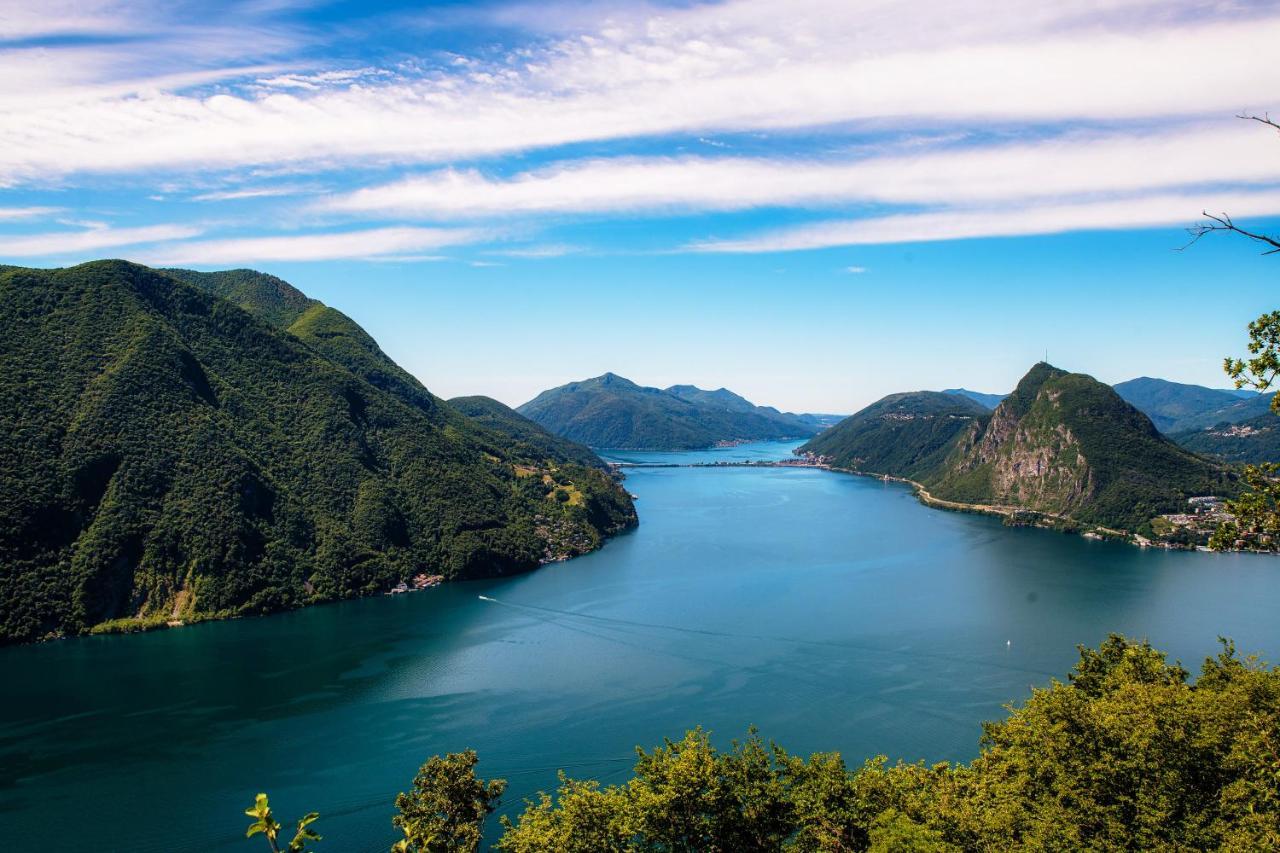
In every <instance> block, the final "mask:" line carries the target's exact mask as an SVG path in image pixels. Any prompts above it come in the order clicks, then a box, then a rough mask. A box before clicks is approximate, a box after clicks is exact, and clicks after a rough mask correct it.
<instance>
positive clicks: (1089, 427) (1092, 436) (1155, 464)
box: [925, 363, 1232, 531]
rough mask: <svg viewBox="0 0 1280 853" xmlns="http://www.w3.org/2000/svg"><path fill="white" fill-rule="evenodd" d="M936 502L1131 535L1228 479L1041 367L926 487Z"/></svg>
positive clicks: (1095, 394)
mask: <svg viewBox="0 0 1280 853" xmlns="http://www.w3.org/2000/svg"><path fill="white" fill-rule="evenodd" d="M925 484H926V486H927V487H928V488H929V489H930V491H931V492H932V493H933V494H934V495H935V496H936V497H939V498H943V499H945V500H953V501H961V502H965V503H978V504H998V505H1004V506H1015V507H1020V508H1025V509H1029V510H1034V511H1038V512H1044V513H1051V514H1055V515H1061V516H1066V517H1069V518H1071V519H1073V520H1075V521H1078V522H1082V523H1087V524H1096V525H1101V526H1105V527H1115V528H1120V529H1125V530H1130V531H1137V530H1142V529H1145V526H1146V525H1147V523H1148V522H1149V521H1150V519H1151V518H1152V517H1154V516H1156V515H1158V514H1161V513H1170V512H1182V511H1185V509H1186V499H1187V498H1188V497H1190V496H1193V495H1206V494H1223V493H1226V492H1229V491H1230V490H1231V489H1232V484H1231V481H1230V478H1229V477H1228V475H1227V474H1226V472H1225V471H1223V470H1222V469H1220V468H1219V467H1218V466H1216V465H1215V464H1213V463H1211V462H1209V461H1208V460H1205V459H1203V458H1201V457H1198V456H1196V455H1194V454H1192V453H1190V452H1188V451H1186V450H1184V449H1182V448H1181V447H1179V446H1177V445H1176V444H1174V443H1173V442H1172V441H1170V440H1168V439H1167V438H1165V437H1164V436H1162V435H1161V434H1160V433H1159V432H1158V431H1157V430H1156V428H1155V426H1154V425H1153V424H1152V423H1151V420H1150V419H1149V418H1147V417H1146V416H1145V415H1143V414H1142V413H1141V412H1139V411H1138V410H1137V409H1135V408H1134V407H1133V406H1131V405H1129V404H1128V403H1126V402H1125V401H1124V400H1123V399H1121V397H1120V396H1119V394H1117V393H1116V392H1115V391H1114V390H1112V389H1111V388H1110V387H1108V386H1106V385H1104V384H1102V383H1101V382H1098V381H1097V380H1095V379H1093V378H1092V377H1090V376H1086V375H1084V374H1079V373H1067V372H1065V371H1063V370H1059V369H1058V368H1056V367H1052V366H1050V365H1048V364H1043V363H1042V364H1038V365H1036V366H1035V367H1033V368H1032V369H1031V371H1030V372H1029V373H1028V374H1027V375H1026V376H1025V377H1024V378H1023V379H1022V381H1021V382H1019V383H1018V387H1017V388H1016V389H1015V390H1014V392H1013V393H1012V394H1011V395H1010V396H1009V397H1008V398H1007V399H1006V400H1005V401H1004V402H1002V403H1001V404H1000V405H999V406H998V407H996V410H995V411H994V412H993V413H992V415H991V418H990V419H989V420H987V421H985V422H975V423H974V425H973V426H972V427H971V428H970V429H969V430H968V431H966V432H965V433H964V434H962V435H961V436H959V437H958V439H957V441H956V444H955V446H954V448H953V450H952V452H951V453H950V455H949V456H948V458H947V461H946V463H945V464H944V465H943V466H942V468H941V469H940V470H939V471H937V472H936V473H934V474H933V475H931V476H930V477H928V478H927V479H926V480H925Z"/></svg>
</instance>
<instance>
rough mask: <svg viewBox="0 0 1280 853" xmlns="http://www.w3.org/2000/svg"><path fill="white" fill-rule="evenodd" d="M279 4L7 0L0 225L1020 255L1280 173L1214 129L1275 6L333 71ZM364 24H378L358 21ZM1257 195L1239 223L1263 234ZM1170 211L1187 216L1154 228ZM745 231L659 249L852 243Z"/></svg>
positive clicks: (626, 32)
mask: <svg viewBox="0 0 1280 853" xmlns="http://www.w3.org/2000/svg"><path fill="white" fill-rule="evenodd" d="M300 8H305V4H304V6H303V7H300ZM557 10H558V11H557ZM292 11H293V5H292V4H257V3H240V4H236V5H235V6H234V8H233V10H232V12H231V13H230V16H229V17H231V18H236V17H237V16H238V17H239V19H240V21H241V22H242V23H246V24H252V25H253V26H252V27H249V28H246V27H244V26H241V27H235V26H232V25H230V24H219V25H217V26H207V27H197V26H192V25H190V24H187V23H184V21H186V20H190V17H189V16H184V15H183V14H182V6H181V4H179V7H176V8H168V7H165V6H161V5H158V4H152V3H150V2H147V3H132V4H124V3H117V2H104V1H103V0H99V2H86V3H75V4H70V3H68V4H64V5H63V6H62V7H58V8H53V9H51V10H50V11H48V12H44V13H41V14H34V13H32V12H31V10H30V9H29V7H27V6H24V5H23V4H18V3H14V2H12V0H2V2H0V73H2V74H3V75H4V76H5V77H6V79H7V80H9V81H10V85H8V86H6V87H5V89H4V90H3V91H0V106H2V107H3V108H4V109H5V111H6V122H5V123H4V124H3V126H0V202H5V201H6V198H5V197H12V198H14V199H15V200H14V203H13V204H12V205H7V204H6V206H5V207H3V208H0V222H5V223H26V222H28V221H30V220H31V219H32V218H38V216H40V215H41V213H35V214H32V215H31V216H21V217H19V216H17V215H4V214H3V210H10V211H14V210H33V211H39V212H44V211H47V210H48V209H49V208H52V207H60V206H62V205H59V204H54V203H53V201H52V197H53V196H54V195H55V194H57V193H58V192H61V191H65V190H66V189H67V188H76V189H80V190H85V191H90V192H92V191H94V190H102V191H103V192H107V191H111V192H115V193H119V192H120V189H119V188H120V187H122V186H127V187H130V188H139V189H145V191H146V192H147V193H148V196H147V197H148V198H149V199H150V200H151V201H152V202H153V203H154V205H153V206H154V207H155V209H156V214H155V216H156V217H163V220H164V222H163V223H162V222H161V221H159V219H157V220H155V221H151V222H130V223H123V222H118V221H112V222H111V225H112V226H114V227H117V228H119V229H120V230H122V231H123V230H124V229H126V228H128V227H132V228H145V227H159V226H160V225H162V224H165V225H170V226H172V225H174V224H183V223H185V224H186V225H187V226H188V227H190V228H193V229H196V230H198V231H199V232H200V234H199V236H201V238H202V239H201V240H200V241H199V243H193V244H192V245H191V246H190V247H189V248H187V249H185V250H183V249H180V248H178V247H176V246H157V247H153V248H150V249H148V250H147V251H146V252H144V254H145V255H146V256H147V257H161V256H163V257H188V258H192V259H201V258H203V259H206V260H204V261H199V262H202V263H211V264H212V263H236V262H237V261H243V262H249V261H253V260H272V259H289V260H301V259H306V258H311V259H316V260H322V259H332V258H335V257H378V256H380V255H382V254H385V252H383V251H378V250H376V249H377V246H375V247H374V248H375V251H370V252H366V253H363V254H356V255H353V254H350V253H351V252H352V251H355V249H354V247H353V246H352V245H350V244H348V243H347V242H344V241H343V240H341V239H339V240H337V241H336V242H335V238H333V236H332V235H333V234H334V233H335V229H339V228H343V227H347V226H351V225H353V224H354V223H357V222H359V223H365V225H364V226H362V228H363V229H364V230H367V231H369V233H371V234H373V233H376V234H379V235H382V236H381V237H380V238H379V241H386V242H387V245H388V247H390V248H388V249H387V251H392V252H398V251H401V250H400V249H396V248H394V244H396V240H395V239H391V237H390V235H393V234H401V235H404V234H410V233H418V234H419V238H421V236H422V233H423V232H421V229H417V223H421V222H424V221H427V222H429V223H430V224H431V225H432V226H433V227H436V228H444V227H454V228H456V229H458V233H459V234H461V233H467V234H470V235H472V236H471V237H469V238H468V239H466V240H459V241H457V242H450V243H447V244H440V245H453V246H460V245H475V246H477V247H482V245H483V243H484V239H483V238H482V237H481V238H476V237H475V234H477V233H478V232H476V230H475V225H476V223H479V222H482V221H485V220H493V219H503V220H505V221H507V222H508V223H512V224H515V225H516V226H518V227H519V228H520V229H522V230H523V231H524V232H525V233H526V234H527V235H529V236H530V237H536V236H537V235H538V233H539V232H540V231H543V230H546V229H548V228H554V227H556V226H564V225H565V224H566V223H568V224H569V225H572V223H573V222H574V221H576V220H581V219H586V220H598V219H600V218H601V217H610V216H613V217H621V218H633V217H637V216H643V217H658V218H662V217H681V216H686V215H689V214H704V213H711V214H715V213H726V212H728V213H732V212H739V211H747V210H760V209H771V208H790V209H796V210H801V211H806V212H808V213H810V214H812V215H813V216H815V217H818V218H824V219H834V218H836V217H841V218H842V219H844V220H848V221H849V222H856V221H862V222H864V223H865V225H864V227H863V228H862V229H861V232H860V233H861V234H862V235H864V237H865V235H876V234H884V235H886V237H885V240H887V241H894V240H898V239H907V238H905V237H901V236H899V235H903V234H913V235H917V236H915V237H911V238H910V239H919V240H931V239H959V238H960V237H981V236H991V235H1000V234H1008V233H1023V232H1010V230H1009V228H1010V225H1009V224H1008V223H1009V222H1011V221H1013V220H1016V219H1018V218H1019V217H1021V218H1022V219H1023V220H1024V221H1028V222H1030V221H1037V222H1041V223H1042V225H1041V227H1042V228H1045V229H1049V231H1053V230H1058V229H1061V228H1068V229H1069V228H1081V227H1091V226H1090V224H1089V223H1088V222H1087V221H1085V220H1084V219H1082V218H1080V217H1077V216H1076V215H1075V214H1074V213H1068V212H1067V211H1074V210H1077V209H1085V208H1088V206H1090V205H1093V206H1094V208H1093V209H1097V210H1101V211H1105V214H1106V215H1105V217H1104V219H1105V221H1106V222H1107V223H1108V224H1106V225H1102V226H1100V227H1108V228H1123V227H1140V226H1143V225H1148V224H1151V223H1152V222H1159V223H1165V222H1176V223H1188V222H1189V221H1193V220H1194V218H1195V214H1196V212H1197V211H1198V210H1199V208H1200V207H1201V206H1206V205H1207V206H1213V207H1221V206H1223V204H1224V203H1226V202H1229V201H1231V200H1233V199H1237V198H1239V197H1240V195H1239V192H1240V189H1241V186H1242V185H1243V184H1245V183H1249V184H1251V185H1255V186H1256V185H1257V184H1258V183H1259V182H1262V183H1264V184H1271V183H1275V182H1278V181H1280V166H1278V165H1277V163H1280V160H1278V159H1277V158H1276V157H1274V156H1272V155H1271V144H1272V143H1273V140H1272V139H1270V138H1268V136H1267V135H1266V134H1265V133H1260V132H1259V130H1258V128H1256V127H1245V126H1243V124H1244V123H1242V122H1236V121H1235V120H1234V119H1233V118H1232V116H1233V115H1234V114H1235V113H1236V112H1237V111H1239V110H1240V109H1241V107H1242V105H1249V106H1248V108H1256V109H1257V110H1258V111H1263V110H1265V109H1266V108H1267V106H1268V105H1269V104H1270V103H1274V98H1275V97H1276V94H1275V93H1276V92H1277V91H1280V68H1276V67H1275V65H1274V63H1269V62H1265V61H1260V57H1265V56H1267V55H1268V51H1269V50H1270V48H1271V46H1272V45H1274V44H1275V43H1276V42H1277V41H1280V13H1277V12H1276V10H1275V9H1274V8H1269V7H1268V5H1267V4H1262V3H1258V4H1248V3H1246V4H1238V5H1233V6H1230V7H1221V6H1219V5H1218V4H1214V3H1209V2H1185V1H1184V2H1175V3H1157V2H1153V0H1123V2H1115V3H1110V4H1063V3H1058V2H1047V0H1035V2H1030V3H1028V4H1025V7H1024V8H1021V9H1020V10H1019V14H1018V15H993V14H990V12H991V10H990V8H989V4H987V3H983V2H976V0H959V2H956V3H950V4H941V3H936V2H934V3H930V2H926V3H923V4H922V3H920V2H911V3H908V2H905V0H876V2H867V3H861V4H849V3H845V2H835V0H799V2H796V3H795V4H789V6H788V9H787V15H786V18H785V20H780V19H779V15H778V10H777V7H776V6H775V5H774V4H772V3H766V2H761V0H728V2H722V3H702V4H694V5H691V6H681V7H664V6H662V5H656V4H654V5H643V6H639V7H628V6H625V5H615V6H607V7H604V8H603V9H601V10H596V11H593V10H592V9H591V8H590V7H587V6H583V5H578V4H565V5H563V6H560V7H551V8H550V10H547V11H545V13H544V14H543V15H542V16H541V17H540V16H538V15H534V14H533V13H532V11H531V10H530V7H528V6H523V5H519V4H502V3H499V4H493V5H487V6H483V7H480V8H478V9H469V10H466V11H465V12H463V11H458V12H457V13H455V14H454V16H453V18H454V19H449V20H446V18H447V17H448V16H443V17H442V16H437V17H436V18H435V19H432V18H430V17H429V16H428V17H425V18H424V17H423V16H421V15H417V16H415V15H412V14H410V13H409V12H408V11H407V10H406V11H405V12H403V13H402V14H400V15H399V16H398V17H396V18H395V23H396V24H397V26H399V27H400V28H402V29H404V30H405V31H406V32H408V33H410V35H409V36H408V37H407V38H408V39H410V40H412V39H413V38H426V36H427V34H429V33H430V32H432V31H433V29H438V28H441V27H445V28H447V27H459V26H477V27H479V26H489V27H501V28H504V29H503V32H507V33H511V32H513V31H515V32H518V33H519V34H518V35H517V36H513V37H511V38H510V40H509V44H507V45H505V46H504V47H503V48H502V49H500V50H496V51H495V50H493V49H491V48H489V47H486V46H484V45H487V44H488V42H485V43H484V45H480V46H477V47H476V49H475V50H473V51H471V52H466V51H442V50H439V49H431V50H422V51H421V52H420V54H419V55H416V56H415V55H406V53H405V50H404V49H403V48H396V49H387V50H386V51H383V52H375V53H373V54H371V55H361V56H358V57H353V58H349V59H347V60H344V61H343V62H341V63H337V64H335V63H333V61H332V60H330V61H328V62H326V61H325V60H323V59H322V58H319V57H323V56H324V54H325V48H326V47H327V42H326V39H327V38H332V36H328V35H326V34H325V31H324V30H323V28H321V27H318V26H316V25H315V22H314V21H310V20H308V19H305V18H296V17H290V14H291V12H292ZM944 12H945V13H946V14H943V13H944ZM957 21H958V22H961V23H959V24H957V23H956V22H957ZM361 26H363V27H364V28H365V29H366V30H369V31H372V30H374V29H375V28H378V27H381V28H384V29H385V27H386V26H387V20H384V19H370V20H369V21H366V22H363V23H361V22H356V23H352V24H350V25H348V29H350V30H351V31H352V32H359V31H360V27H361ZM246 32H251V33H252V36H251V37H245V35H244V34H245V33H246ZM485 32H487V31H485ZM69 36H75V38H68V37H69ZM1194 57H1205V58H1206V61H1204V62H1197V61H1194V59H1191V58H1194ZM691 147H692V148H693V149H696V150H698V151H699V153H692V152H691V150H690V149H691ZM6 188H7V189H6ZM1192 190H1194V192H1192ZM1262 197H1263V196H1261V195H1259V196H1256V197H1251V199H1252V200H1251V201H1250V206H1249V207H1248V210H1249V211H1255V213H1254V214H1249V213H1248V212H1246V210H1244V209H1241V210H1239V211H1237V213H1238V215H1275V214H1277V213H1280V210H1274V209H1272V208H1271V207H1270V206H1269V205H1266V204H1261V202H1260V201H1259V199H1261V198H1262ZM1268 197H1269V196H1268ZM1187 199H1191V200H1196V201H1197V202H1202V203H1197V204H1195V205H1193V206H1192V207H1191V208H1189V209H1186V210H1182V211H1180V212H1177V213H1175V212H1174V211H1170V212H1169V213H1168V214H1166V215H1165V216H1164V217H1153V216H1152V214H1151V212H1150V211H1151V208H1152V206H1153V205H1154V204H1156V203H1158V202H1160V201H1161V200H1166V201H1173V200H1177V201H1182V200H1187ZM181 201H188V202H203V203H204V204H205V205H206V206H207V205H209V204H220V205H228V204H231V205H239V207H238V208H237V209H236V210H237V212H236V215H235V217H233V219H234V222H232V224H233V225H234V227H235V230H236V232H237V233H243V232H244V230H245V229H246V228H247V227H256V228H257V229H258V230H259V232H260V234H259V235H258V236H257V237H255V238H253V239H245V238H241V237H238V236H235V235H234V234H229V233H228V234H219V233H217V232H218V231H219V229H220V228H222V227H223V226H222V225H220V224H219V223H209V222H207V221H206V219H205V218H203V215H200V214H193V213H191V212H190V211H189V210H187V209H185V208H175V207H167V208H166V207H164V205H174V204H175V203H177V202H181ZM997 205H999V206H1003V207H1004V208H1005V214H1006V215H998V214H997V213H996V212H994V211H992V210H991V208H993V207H994V206H997ZM1051 210H1052V211H1057V213H1056V214H1054V215H1053V216H1050V215H1049V214H1048V213H1046V211H1051ZM548 215H551V216H553V217H555V219H553V220H551V221H548V220H546V218H545V217H547V216H548ZM106 216H107V218H109V219H110V218H111V211H108V212H107V214H106ZM197 216H199V217H200V219H199V222H197V221H196V218H197ZM184 217H187V218H186V219H184ZM228 221H229V222H231V220H228ZM961 222H963V223H965V224H964V225H960V224H959V223H961ZM1073 223H1077V224H1073ZM369 224H372V225H373V226H374V227H373V229H372V230H369V229H368V225H369ZM282 226H284V227H287V230H288V233H283V232H282V230H281V229H282ZM760 226H761V223H756V222H752V223H745V224H741V223H737V222H732V221H727V222H726V223H725V225H724V227H725V228H734V229H739V233H738V234H728V235H726V236H723V237H717V238H716V239H714V240H709V239H707V238H705V237H701V236H699V235H698V234H696V233H690V234H686V235H684V238H683V239H675V240H673V241H672V242H671V243H670V245H668V246H666V247H658V248H659V249H663V250H677V251H679V250H681V249H682V248H688V249H690V250H693V251H699V252H702V251H795V250H799V249H803V248H806V247H810V246H820V245H844V244H846V242H837V243H832V242H823V241H822V240H820V239H819V238H818V237H817V236H816V235H818V234H822V233H826V234H831V235H835V234H837V233H851V230H850V229H846V228H845V227H844V226H843V225H842V226H841V227H839V228H837V227H835V226H833V225H831V224H822V223H819V224H811V225H805V226H793V225H789V224H788V225H785V226H780V227H779V228H775V229H769V228H767V227H764V228H762V227H760ZM228 227H230V226H228ZM397 229H399V231H397ZM412 229H417V230H416V231H415V230H412ZM984 229H985V230H984ZM349 230H350V229H349ZM706 230H707V229H706V228H705V226H702V233H705V232H706ZM714 230H715V231H717V232H719V231H720V230H721V229H720V228H716V229H714ZM206 231H209V232H212V233H209V234H208V235H206V234H205V232H206ZM774 232H776V233H774ZM344 233H345V232H344ZM352 233H355V232H354V231H352ZM1025 233H1046V232H1044V231H1032V232H1025ZM770 234H773V236H769V235H770ZM797 235H809V236H808V237H803V236H797ZM946 235H958V236H946ZM0 236H4V235H0ZM39 236H40V234H39V233H35V234H30V235H25V236H24V235H22V234H14V235H8V236H7V237H5V240H7V241H8V242H7V243H6V242H3V241H0V248H2V247H3V246H4V245H9V246H13V247H17V249H19V250H22V251H26V248H29V247H32V246H38V245H41V243H40V242H39V240H38V238H39ZM100 236H103V237H105V235H100ZM192 236H196V235H192ZM310 237H314V238H315V239H310ZM397 239H398V238H397ZM831 239H835V238H834V237H832V238H831ZM840 239H841V240H845V239H846V238H840ZM23 240H26V241H27V242H23ZM32 241H34V242H32ZM379 241H375V242H377V243H378V245H381V244H382V243H381V242H379ZM542 242H543V243H544V244H546V245H567V244H575V245H576V244H580V243H584V242H586V241H584V240H582V239H581V238H580V237H578V236H576V235H574V234H564V233H559V234H555V235H549V236H548V238H547V239H545V240H543V241H542ZM405 243H406V246H405V248H404V251H408V252H420V251H424V250H432V251H434V250H435V249H437V248H439V247H440V245H433V244H431V243H430V241H426V242H423V240H422V239H418V240H417V241H415V240H414V239H409V238H406V239H405ZM69 245H70V246H81V247H85V248H83V251H90V250H91V249H90V248H89V247H93V246H96V243H95V242H94V241H93V240H92V239H89V238H87V237H86V238H84V239H83V240H82V241H81V242H78V243H77V242H74V241H73V242H72V243H70V244H69ZM120 245H125V244H120ZM339 246H341V247H343V248H342V249H341V251H339V248H338V247H339ZM769 246H772V247H774V248H764V247H769ZM733 247H739V248H737V249H735V248H733ZM588 248H602V249H606V250H607V249H610V248H613V249H617V248H620V247H617V246H613V247H610V246H597V247H590V246H588ZM621 248H622V249H624V250H627V247H621ZM508 251H512V252H514V254H512V255H511V256H512V257H513V258H519V257H520V254H519V252H520V250H519V249H518V248H517V249H514V250H511V249H508ZM237 252H243V253H244V254H237ZM335 252H338V254H335ZM10 254H13V255H15V256H17V255H18V251H17V250H13V249H11V250H10ZM66 255H67V253H66V252H64V253H61V254H59V255H58V256H59V257H64V256H66ZM22 256H24V257H26V256H30V255H22ZM539 256H540V255H537V253H536V252H531V253H530V254H529V255H528V256H527V257H539ZM541 256H543V257H545V255H541ZM191 262H192V263H195V262H197V261H196V260H192V261H191Z"/></svg>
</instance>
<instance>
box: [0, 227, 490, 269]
mask: <svg viewBox="0 0 1280 853" xmlns="http://www.w3.org/2000/svg"><path fill="white" fill-rule="evenodd" d="M490 236H491V233H490V232H486V231H482V230H480V229H469V228H370V229H364V230H357V231H335V232H326V233H319V234H317V233H310V234H296V235H283V236H272V237H228V238H222V239H216V240H191V241H187V242H182V243H174V244H171V245H166V246H159V247H156V248H154V249H151V250H148V251H146V252H142V253H140V254H139V256H138V259H139V260H141V261H143V262H145V263H151V264H155V265H158V266H174V265H178V264H192V265H197V266H205V265H222V264H225V265H237V264H245V263H253V262H263V261H333V260H349V259H370V260H378V259H382V258H383V257H384V256H402V255H405V254H408V253H420V252H424V251H430V250H433V249H442V248H445V247H449V246H462V245H467V244H470V243H475V242H478V241H480V240H483V239H487V238H488V237H490ZM0 252H2V249H0ZM392 259H403V258H392Z"/></svg>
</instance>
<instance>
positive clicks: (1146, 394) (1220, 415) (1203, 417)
mask: <svg viewBox="0 0 1280 853" xmlns="http://www.w3.org/2000/svg"><path fill="white" fill-rule="evenodd" d="M1114 387H1115V390H1116V393H1117V394H1119V395H1120V396H1121V398H1123V399H1124V401H1125V402H1126V403H1128V404H1129V405H1131V406H1133V407H1134V408H1135V409H1137V410H1138V411H1140V412H1142V413H1143V414H1145V415H1146V416H1147V417H1149V418H1151V421H1152V423H1154V424H1155V425H1156V429H1158V430H1160V431H1161V432H1163V433H1164V434H1166V435H1173V434H1174V433H1184V432H1188V431H1191V430H1203V429H1205V428H1207V427H1213V426H1216V425H1218V424H1222V423H1239V422H1241V421H1247V420H1249V419H1250V418H1255V417H1257V416H1258V415H1261V414H1264V413H1265V412H1266V411H1267V410H1268V408H1269V406H1270V405H1271V397H1272V395H1271V394H1257V393H1254V392H1249V391H1237V390H1226V389H1221V388H1205V387H1204V386H1203V385H1186V384H1183V383H1181V382H1170V381H1168V380H1166V379H1152V378H1151V377H1149V376H1141V377H1139V378H1137V379H1130V380H1129V381H1127V382H1120V383H1118V384H1116V385H1115V386H1114Z"/></svg>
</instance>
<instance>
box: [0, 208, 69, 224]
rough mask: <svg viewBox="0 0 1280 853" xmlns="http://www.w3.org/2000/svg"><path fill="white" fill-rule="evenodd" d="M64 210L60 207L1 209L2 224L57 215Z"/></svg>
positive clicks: (0, 220) (0, 219)
mask: <svg viewBox="0 0 1280 853" xmlns="http://www.w3.org/2000/svg"><path fill="white" fill-rule="evenodd" d="M61 209H62V208H59V207H40V206H31V207H0V222H6V221H13V220H16V219H34V218H36V217H38V216H48V215H50V214H53V213H57V212H58V211H60V210H61Z"/></svg>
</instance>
